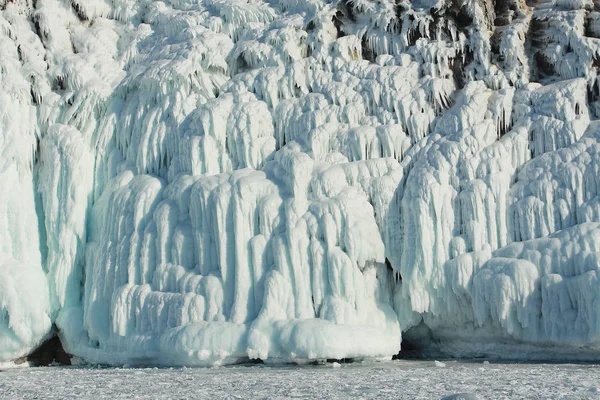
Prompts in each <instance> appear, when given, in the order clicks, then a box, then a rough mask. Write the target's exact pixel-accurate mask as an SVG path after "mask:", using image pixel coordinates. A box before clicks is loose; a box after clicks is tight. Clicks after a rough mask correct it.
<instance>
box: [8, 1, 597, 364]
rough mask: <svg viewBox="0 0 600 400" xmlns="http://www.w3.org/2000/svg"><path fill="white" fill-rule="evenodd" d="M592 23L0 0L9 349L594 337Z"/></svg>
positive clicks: (192, 354)
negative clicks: (54, 343) (50, 342)
mask: <svg viewBox="0 0 600 400" xmlns="http://www.w3.org/2000/svg"><path fill="white" fill-rule="evenodd" d="M598 21H600V17H598V12H597V11H595V10H594V9H593V5H592V4H591V3H590V2H589V1H557V2H538V3H535V4H530V5H526V4H524V3H522V2H520V1H513V0H506V1H500V0H496V1H494V2H475V1H464V2H463V1H460V2H443V1H436V0H418V1H417V0H414V1H411V2H407V1H403V2H399V3H397V2H392V1H388V0H383V1H379V2H371V1H368V0H356V1H352V2H350V1H345V0H340V1H333V2H323V1H316V0H296V1H279V2H264V1H262V0H214V1H213V0H211V1H206V2H200V3H199V2H196V1H189V0H168V1H142V2H136V1H131V0H113V1H105V0H93V1H79V0H37V1H35V2H32V1H28V0H14V1H6V0H0V44H1V46H0V49H1V50H0V188H1V189H0V278H1V280H0V300H1V302H0V344H3V345H2V346H1V348H2V350H1V351H0V361H12V360H14V359H16V358H18V357H21V356H23V355H26V354H29V353H30V352H31V351H32V350H33V349H34V348H35V347H36V346H37V345H39V344H40V343H41V342H42V341H43V340H44V339H45V338H47V337H49V336H51V335H54V334H57V335H58V336H59V337H60V339H61V341H62V344H63V346H64V347H65V349H66V350H67V351H68V352H69V353H71V354H73V355H74V356H77V357H80V358H82V359H84V360H87V361H89V362H95V363H107V364H116V365H124V364H127V365H131V366H136V365H148V364H152V365H163V366H164V365H194V366H196V365H214V364H223V363H235V362H239V361H244V360H247V359H253V360H254V359H260V360H262V361H264V362H273V363H276V362H297V363H305V362H308V361H312V360H317V361H323V360H327V359H336V360H343V359H349V358H354V359H363V358H381V357H383V358H390V357H391V356H393V355H395V354H397V353H398V351H399V350H400V348H401V342H402V338H403V336H404V337H406V335H408V337H409V341H410V340H414V341H416V342H419V341H420V342H423V343H428V344H429V345H431V346H432V347H436V346H437V343H450V344H449V345H448V351H447V352H446V354H450V353H452V351H453V350H452V349H454V350H455V352H456V354H458V355H461V354H465V351H464V349H465V347H464V345H465V343H466V344H471V345H472V349H475V350H473V351H474V352H475V353H476V352H477V351H479V350H478V349H481V352H482V353H486V354H487V352H491V353H497V350H498V349H501V348H503V347H502V346H505V345H507V346H512V345H519V344H520V345H523V346H525V345H531V346H537V345H539V344H544V345H549V346H553V348H554V349H557V348H560V349H563V351H564V354H571V355H573V356H574V357H579V356H582V355H584V354H587V355H589V354H591V355H598V354H600V341H599V339H598V338H599V337H600V322H599V317H598V312H599V310H600V304H598V301H597V296H596V292H597V291H598V278H597V273H598V271H599V265H600V264H599V262H600V258H599V256H598V254H599V252H600V248H599V247H598V246H599V245H598V243H600V239H599V238H600V236H599V235H600V225H599V224H600V200H599V199H600V197H599V195H600V193H599V190H600V189H599V188H600V181H599V180H598V177H599V176H600V170H599V169H600V164H599V161H598V160H599V159H598V154H599V151H600V145H599V140H600V125H598V123H597V121H596V119H597V118H598V116H599V115H600V107H599V106H600V103H599V101H598V99H599V98H600V83H599V81H598V79H597V71H596V70H597V60H598V59H600V39H599V37H600V33H599V32H600V27H599V26H600V23H599V22H598ZM461 343H462V344H461ZM494 346H495V347H494ZM582 349H584V350H582Z"/></svg>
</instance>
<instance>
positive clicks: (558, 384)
mask: <svg viewBox="0 0 600 400" xmlns="http://www.w3.org/2000/svg"><path fill="white" fill-rule="evenodd" d="M465 392H466V393H472V394H475V395H476V396H477V398H479V399H523V398H530V399H542V398H553V399H555V398H568V399H580V398H581V399H588V398H600V365H591V364H496V363H493V362H492V363H490V364H487V363H485V364H484V363H482V362H466V363H463V362H455V361H449V362H444V363H439V362H434V361H394V362H383V363H372V362H371V363H355V364H345V365H341V366H339V367H337V366H336V367H333V366H332V365H331V364H329V365H323V366H310V367H308V366H307V367H265V366H236V367H221V368H212V369H189V368H188V369H186V368H173V369H150V368H149V369H119V368H75V367H45V368H25V369H11V370H7V371H4V372H1V373H0V398H2V399H65V398H78V399H94V400H101V399H190V398H194V399H217V398H241V399H246V398H258V399H283V398H306V399H310V398H330V399H342V398H348V397H358V398H377V399H440V398H442V397H445V396H448V395H452V394H456V393H465Z"/></svg>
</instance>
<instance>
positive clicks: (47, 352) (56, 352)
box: [15, 336, 72, 367]
mask: <svg viewBox="0 0 600 400" xmlns="http://www.w3.org/2000/svg"><path fill="white" fill-rule="evenodd" d="M71 357H72V356H71V355H70V354H68V353H67V352H66V351H65V350H64V348H63V346H62V343H61V342H60V339H59V338H58V336H54V337H53V338H52V339H49V340H47V341H45V342H44V343H42V345H41V346H40V347H38V348H37V349H36V350H34V351H33V352H32V353H31V354H29V355H28V356H25V357H21V358H19V359H17V360H15V364H17V365H18V364H23V363H26V362H27V363H29V365H31V366H35V367H41V366H46V365H50V364H58V365H71Z"/></svg>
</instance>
